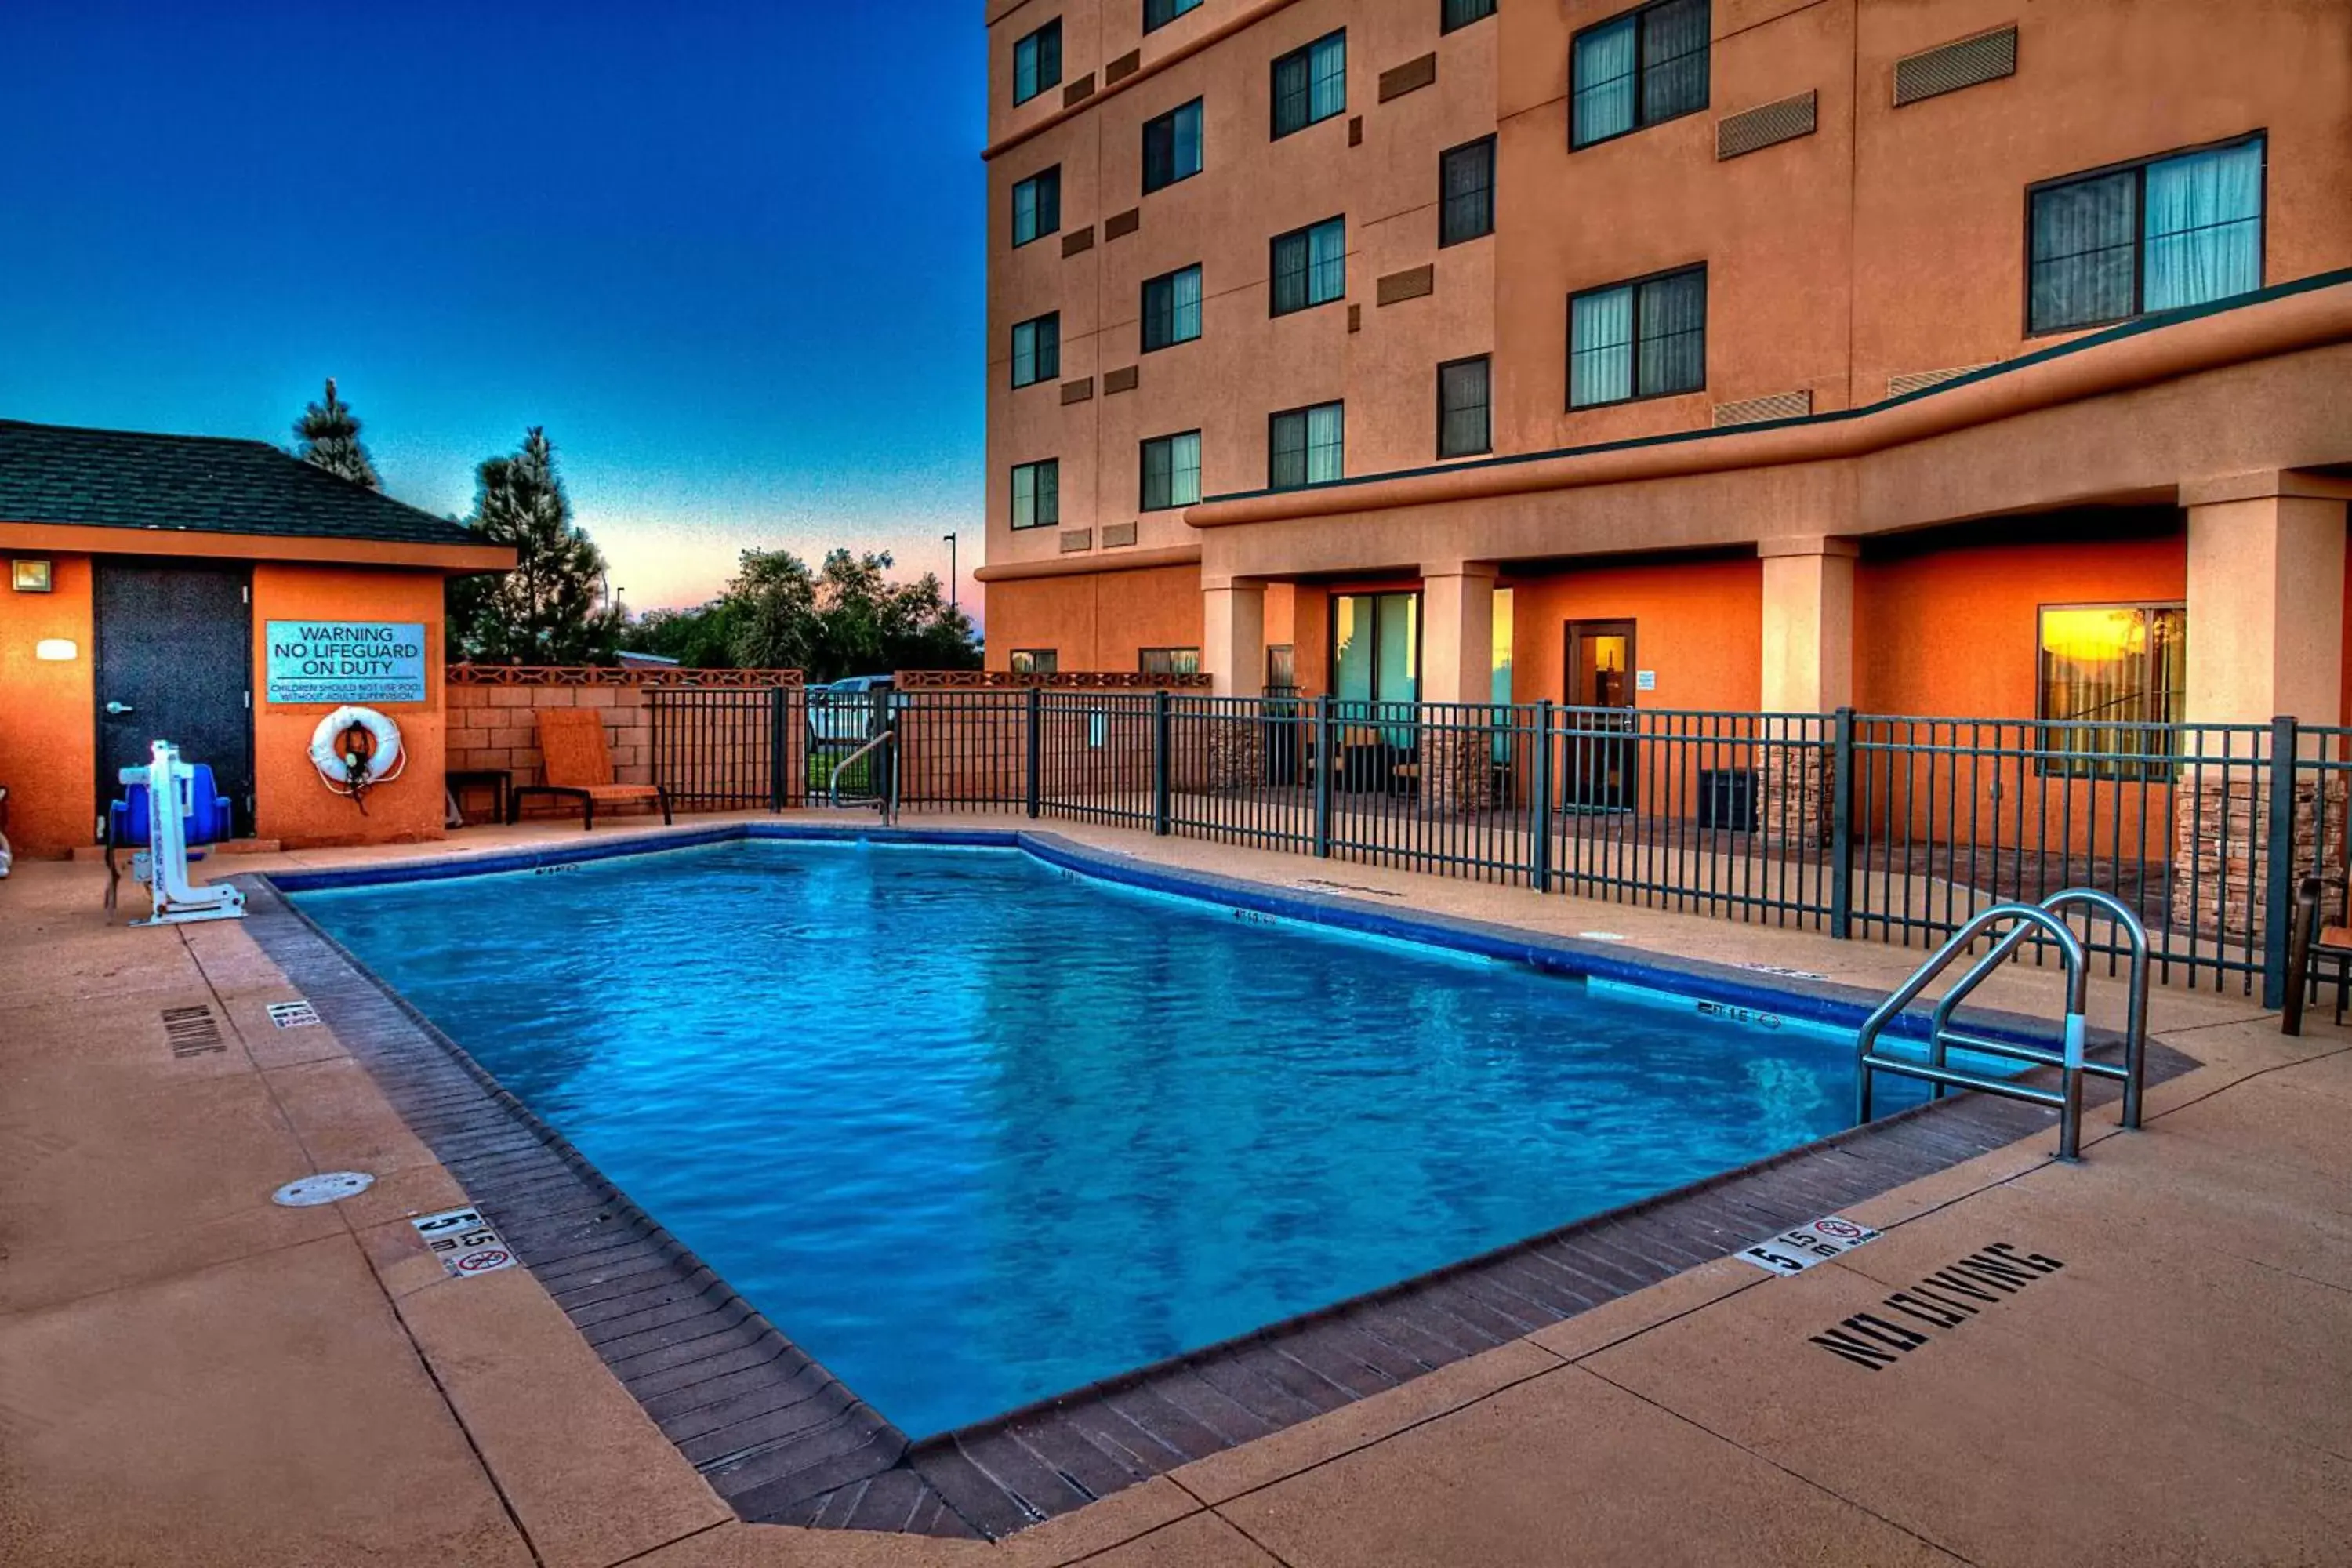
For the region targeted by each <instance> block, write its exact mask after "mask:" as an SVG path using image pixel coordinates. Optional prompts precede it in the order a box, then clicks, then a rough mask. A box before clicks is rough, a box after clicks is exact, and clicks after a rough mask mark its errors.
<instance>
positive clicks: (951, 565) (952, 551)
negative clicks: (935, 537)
mask: <svg viewBox="0 0 2352 1568" xmlns="http://www.w3.org/2000/svg"><path fill="white" fill-rule="evenodd" d="M940 538H941V539H944V540H946V541H947V544H948V610H949V612H950V614H952V613H953V612H954V611H956V610H957V609H959V608H961V606H960V605H958V604H957V603H956V536H955V535H954V534H952V533H943V534H941V535H940Z"/></svg>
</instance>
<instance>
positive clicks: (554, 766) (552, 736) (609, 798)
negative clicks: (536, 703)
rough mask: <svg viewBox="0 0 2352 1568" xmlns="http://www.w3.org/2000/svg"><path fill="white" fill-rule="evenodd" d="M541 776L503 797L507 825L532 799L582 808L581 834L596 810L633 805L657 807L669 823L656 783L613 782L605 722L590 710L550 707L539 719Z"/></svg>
mask: <svg viewBox="0 0 2352 1568" xmlns="http://www.w3.org/2000/svg"><path fill="white" fill-rule="evenodd" d="M539 754H540V777H541V782H540V783H538V784H524V785H522V786H520V788H518V789H516V790H515V791H513V793H512V794H510V795H509V796H508V797H507V821H508V822H509V824H512V823H514V822H516V821H518V820H520V818H521V816H522V803H523V801H524V799H525V798H526V797H528V796H530V795H549V796H551V797H553V798H555V799H559V800H576V801H578V802H579V803H580V809H581V813H582V816H583V821H582V822H581V825H580V830H581V831H582V832H583V833H585V832H589V831H591V830H592V829H593V828H594V827H595V826H596V808H597V806H599V805H627V804H629V803H631V802H633V801H634V802H637V803H640V804H643V805H658V806H659V807H661V815H662V826H665V827H667V826H669V823H670V811H669V792H668V791H667V790H665V789H662V788H661V787H659V786H658V785H656V784H614V782H613V750H612V747H611V746H610V745H609V744H607V743H606V742H605V739H604V718H603V717H602V715H601V714H599V712H598V711H597V710H595V709H593V708H549V709H544V710H541V713H540V715H539Z"/></svg>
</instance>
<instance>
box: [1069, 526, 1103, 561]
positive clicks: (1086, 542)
mask: <svg viewBox="0 0 2352 1568" xmlns="http://www.w3.org/2000/svg"><path fill="white" fill-rule="evenodd" d="M1094 547H1095V531H1094V530H1093V529H1091V528H1066V529H1064V530H1062V553H1063V554H1065V555H1075V554H1076V553H1077V552H1079V551H1081V550H1092V549H1093V548H1094Z"/></svg>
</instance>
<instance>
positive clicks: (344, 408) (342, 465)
mask: <svg viewBox="0 0 2352 1568" xmlns="http://www.w3.org/2000/svg"><path fill="white" fill-rule="evenodd" d="M294 435H295V437H296V438H297V439H298V440H299V441H300V442H301V445H300V446H299V447H296V448H295V449H294V455H295V456H296V457H298V458H301V459H302V460H303V461H304V462H306V463H309V464H311V465H312V466H314V467H316V468H324V469H326V470H327V472H329V473H331V474H333V475H336V476H337V477H339V478H341V479H349V480H351V481H352V483H353V484H355V485H365V486H367V488H368V489H372V490H380V489H383V480H382V479H377V478H376V475H375V465H374V464H373V463H371V462H369V461H368V455H367V448H366V447H362V445H360V416H358V415H356V414H354V413H352V410H351V405H349V404H347V403H345V402H343V401H342V400H341V398H339V397H337V396H336V395H335V378H334V377H333V376H329V377H328V378H327V401H326V402H324V403H313V404H310V405H307V406H306V407H304V408H303V410H302V417H301V418H299V419H297V420H296V421H294Z"/></svg>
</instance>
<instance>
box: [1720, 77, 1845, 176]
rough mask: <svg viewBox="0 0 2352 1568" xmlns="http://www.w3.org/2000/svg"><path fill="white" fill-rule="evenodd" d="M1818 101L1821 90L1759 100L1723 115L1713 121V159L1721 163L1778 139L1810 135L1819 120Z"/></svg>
mask: <svg viewBox="0 0 2352 1568" xmlns="http://www.w3.org/2000/svg"><path fill="white" fill-rule="evenodd" d="M1820 103H1821V94H1820V93H1818V92H1801V93H1799V94H1798V95H1797V96H1796V97H1794V98H1784V99H1781V100H1780V101H1779V102H1777V103H1766V104H1759V105H1758V106H1757V107H1756V108H1754V109H1748V110H1741V111H1740V112H1739V113H1738V114H1727V115H1725V116H1724V117H1723V118H1722V119H1720V120H1718V121H1716V122H1715V156H1716V161H1717V163H1720V162H1722V161H1723V160H1724V159H1726V158H1737V157H1738V156H1739V155H1740V154H1741V153H1754V152H1758V151H1759V150H1761V149H1763V148H1766V147H1769V146H1772V145H1774V144H1775V143H1777V142H1793V141H1795V140H1796V139H1797V138H1798V137H1800V136H1811V134H1812V133H1813V131H1814V129H1815V127H1816V124H1817V122H1818V120H1819V116H1820Z"/></svg>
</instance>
